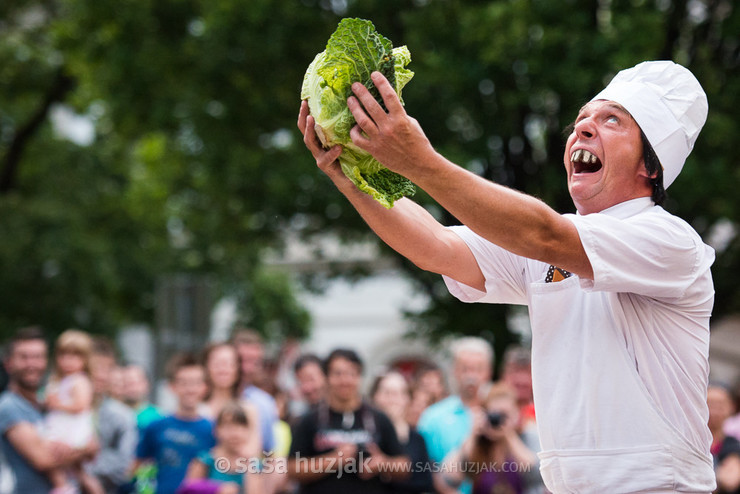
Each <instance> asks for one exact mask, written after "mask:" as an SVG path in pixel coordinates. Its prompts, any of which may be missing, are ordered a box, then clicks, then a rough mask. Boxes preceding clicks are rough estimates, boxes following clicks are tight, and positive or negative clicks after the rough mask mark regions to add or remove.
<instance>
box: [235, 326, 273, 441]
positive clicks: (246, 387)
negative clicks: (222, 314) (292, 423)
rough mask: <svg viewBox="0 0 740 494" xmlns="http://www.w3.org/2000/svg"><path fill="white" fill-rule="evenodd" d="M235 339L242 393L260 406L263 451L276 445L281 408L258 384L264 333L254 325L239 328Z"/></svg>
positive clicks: (261, 369) (245, 397)
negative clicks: (253, 326) (261, 334)
mask: <svg viewBox="0 0 740 494" xmlns="http://www.w3.org/2000/svg"><path fill="white" fill-rule="evenodd" d="M231 343H232V344H233V345H234V347H235V348H236V351H237V353H238V355H239V358H240V360H241V383H240V386H241V393H242V397H243V398H244V399H245V400H246V401H248V402H249V403H252V404H253V405H254V406H255V407H256V409H257V415H258V418H259V430H260V435H261V437H262V451H267V452H270V451H272V450H273V448H274V447H275V437H274V433H273V430H274V428H275V422H276V421H277V420H278V412H277V406H276V405H275V399H274V398H273V397H272V396H270V394H269V393H267V392H266V391H265V390H263V389H260V388H259V387H258V386H257V383H259V382H260V381H261V379H262V376H263V373H264V368H263V364H264V358H265V347H264V344H263V342H262V337H261V336H260V335H259V334H258V333H257V332H256V331H253V330H250V329H237V330H235V331H234V333H233V334H232V336H231Z"/></svg>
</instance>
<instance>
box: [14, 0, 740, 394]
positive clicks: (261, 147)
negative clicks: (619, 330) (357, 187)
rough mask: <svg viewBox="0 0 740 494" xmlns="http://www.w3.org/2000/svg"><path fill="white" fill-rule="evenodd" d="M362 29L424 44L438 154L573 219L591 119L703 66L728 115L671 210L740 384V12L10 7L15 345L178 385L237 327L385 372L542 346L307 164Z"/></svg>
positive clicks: (169, 4)
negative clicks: (461, 297) (316, 74)
mask: <svg viewBox="0 0 740 494" xmlns="http://www.w3.org/2000/svg"><path fill="white" fill-rule="evenodd" d="M343 17H362V18H365V19H369V20H371V21H372V22H373V23H374V24H375V26H376V28H377V29H378V31H379V32H380V33H381V34H383V35H384V36H386V37H388V38H389V39H390V40H391V41H392V42H393V44H394V46H400V45H407V46H408V47H409V49H410V51H411V54H412V62H411V64H410V65H409V68H410V69H411V70H413V71H414V72H415V74H416V75H415V77H414V78H413V79H412V81H411V82H410V83H409V85H408V86H407V87H406V89H404V99H405V103H406V107H407V111H408V112H409V113H410V114H411V115H412V116H414V117H416V118H417V119H418V120H419V121H420V123H421V125H422V127H423V128H424V129H425V131H426V133H427V135H428V137H429V138H430V140H431V142H432V143H433V145H434V146H435V147H436V148H437V149H438V150H439V151H440V152H442V153H443V154H444V155H446V156H447V157H449V158H450V159H452V160H453V161H455V162H456V163H458V164H460V165H461V166H464V167H466V168H468V169H470V170H472V171H474V172H475V173H478V174H480V175H482V176H484V177H486V178H489V179H491V180H494V181H496V182H499V183H502V184H506V185H508V186H511V187H514V188H516V189H519V190H522V191H525V192H527V193H530V194H533V195H535V196H538V197H540V198H542V199H543V200H545V201H546V202H547V203H549V204H550V205H552V206H553V207H555V208H556V209H558V210H559V211H562V212H572V211H573V205H572V203H571V202H570V199H569V197H568V194H567V189H566V184H565V175H564V172H563V165H562V153H563V149H564V141H565V137H564V134H563V129H564V127H566V125H567V124H568V123H570V122H571V121H572V120H573V119H574V118H575V116H576V113H577V111H578V109H579V108H580V106H581V105H582V104H583V103H585V102H586V101H587V100H588V99H590V98H591V97H592V96H593V95H595V94H596V93H597V92H598V91H599V90H600V89H601V88H602V87H603V86H604V85H605V83H606V82H608V81H609V79H610V78H611V77H612V76H613V75H614V74H615V73H616V72H617V71H618V70H620V69H622V68H626V67H629V66H632V65H634V64H635V63H638V62H640V61H643V60H648V59H672V60H674V61H676V62H679V63H681V64H684V65H686V66H687V67H689V68H690V69H691V70H692V71H693V72H694V73H695V74H696V76H697V77H698V79H699V81H700V82H701V83H702V85H703V86H704V88H705V90H706V92H707V95H708V98H709V105H710V112H709V119H708V121H707V124H706V126H705V127H704V130H703V132H702V134H701V135H700V137H699V140H698V142H697V144H696V148H695V150H694V152H693V154H692V156H691V157H690V158H689V162H688V163H687V165H686V167H685V168H684V171H683V173H682V174H681V176H680V177H679V178H678V180H677V181H676V182H675V184H674V185H672V186H671V188H670V190H669V191H668V192H669V200H668V202H667V204H666V209H668V210H669V211H671V212H673V213H675V214H677V215H679V216H681V217H683V218H685V219H686V220H687V221H689V222H690V223H691V224H692V225H693V226H694V228H696V230H697V231H698V232H699V233H700V234H701V235H702V236H703V238H704V240H705V241H706V242H707V243H709V244H710V245H712V246H713V247H714V248H715V249H716V251H717V261H716V263H715V265H714V270H713V274H714V278H715V285H716V305H715V316H714V322H713V329H712V331H713V333H714V335H713V338H712V339H713V343H712V347H713V348H712V369H713V371H712V372H713V373H714V374H716V377H718V378H721V379H724V380H727V381H734V380H736V379H737V378H738V375H739V374H738V372H739V371H738V364H740V319H739V318H737V316H733V314H736V313H738V310H739V309H740V283H738V282H737V281H736V278H737V276H738V275H740V241H739V240H738V237H737V228H738V220H739V215H740V193H738V186H739V185H740V167H738V166H737V165H738V153H737V148H736V146H737V142H738V138H740V118H738V115H737V111H738V108H740V6H738V5H736V4H735V3H734V2H733V1H731V0H599V1H586V0H561V1H558V2H553V1H550V0H494V1H491V0H488V1H475V0H468V1H461V0H356V1H353V0H116V1H111V0H22V1H21V0H3V1H2V2H0V340H3V339H5V338H6V337H7V336H9V335H10V334H12V332H13V331H15V330H16V329H17V328H19V327H22V326H27V325H30V324H39V325H41V326H43V327H44V328H45V329H46V330H47V331H49V334H50V336H53V335H54V334H56V333H59V332H60V331H62V330H64V329H66V328H69V327H78V328H81V329H84V330H86V331H90V332H92V333H98V334H107V335H109V336H111V337H113V338H115V339H116V341H117V342H118V344H119V346H120V348H121V351H122V352H123V353H124V354H125V356H126V358H127V359H128V360H130V361H137V362H138V363H142V364H144V365H146V366H147V367H148V368H149V369H152V370H153V371H155V372H156V370H157V369H156V367H157V366H156V363H157V362H161V361H164V360H165V359H166V356H167V355H168V354H170V353H172V352H173V351H174V350H178V349H189V348H197V347H200V346H202V345H203V343H204V342H206V341H208V340H215V339H224V338H226V337H227V336H228V334H229V330H230V328H231V327H232V325H233V324H234V323H242V324H245V325H248V326H250V327H253V328H255V329H257V330H258V331H260V332H261V333H262V334H263V335H264V336H265V337H266V338H267V339H268V341H270V342H272V345H273V350H274V353H276V354H279V352H280V351H281V350H284V349H285V348H286V346H293V347H295V346H296V345H299V346H302V347H304V348H306V349H308V350H314V351H322V352H323V351H324V350H325V349H326V348H328V347H335V346H338V345H341V344H345V345H351V346H353V347H355V348H356V349H358V350H359V351H360V352H361V354H362V355H363V357H364V358H365V359H367V360H368V361H369V362H370V364H371V366H374V365H389V364H394V365H396V366H401V367H403V366H409V367H413V366H414V365H415V362H417V361H419V360H420V359H421V360H423V359H429V358H434V357H433V356H434V355H435V352H436V351H437V350H438V349H440V348H441V347H442V346H443V343H444V341H445V338H446V337H448V336H451V335H459V334H476V335H481V336H483V337H484V338H486V339H487V340H489V341H490V342H491V343H493V345H494V348H495V351H496V354H497V355H498V356H500V355H501V354H502V353H503V351H504V350H505V348H506V347H507V346H509V345H510V344H512V343H515V342H518V343H522V344H524V345H527V344H528V338H529V328H528V322H527V316H526V311H524V310H523V309H522V308H520V307H513V306H496V305H482V304H481V305H475V304H474V305H467V304H462V303H459V302H457V301H456V300H454V299H453V298H452V297H451V296H449V295H448V294H447V291H446V289H445V288H444V285H443V283H442V280H441V279H440V278H439V277H438V276H434V275H429V274H426V273H423V272H421V271H420V270H418V269H416V268H415V267H413V266H410V265H409V264H408V263H405V262H404V261H403V260H402V259H400V258H399V257H398V256H396V255H395V254H394V253H393V252H392V251H390V250H388V249H387V248H385V247H384V246H383V245H381V244H379V242H378V241H377V240H376V239H375V238H374V237H373V236H372V235H371V234H370V233H369V231H368V229H367V228H366V226H365V225H364V224H363V223H362V221H361V219H360V218H359V216H358V215H357V214H356V213H355V212H354V210H353V209H352V208H351V207H350V206H349V204H348V203H347V202H346V201H345V200H344V199H343V197H342V196H341V195H340V194H339V193H338V192H337V191H336V190H335V189H334V188H333V186H332V185H331V184H330V182H329V181H328V180H327V179H326V178H325V177H323V176H322V174H321V173H320V172H319V171H318V170H317V168H316V167H315V164H314V162H313V160H312V158H311V156H310V153H308V152H307V151H306V149H305V148H304V146H303V143H302V141H301V138H300V133H299V132H298V130H297V128H296V117H297V114H298V108H299V103H300V87H301V82H302V79H303V74H304V72H305V70H306V68H307V67H308V64H309V63H310V62H311V61H312V60H313V57H314V56H315V55H316V54H317V53H318V52H320V51H323V50H324V47H325V45H326V41H327V39H328V37H329V36H330V35H331V33H332V32H333V31H334V29H335V28H336V26H337V23H338V22H339V20H340V19H341V18H343ZM416 199H417V200H418V201H419V202H420V203H422V204H423V205H424V206H425V207H427V208H428V209H429V210H430V211H431V212H432V213H433V214H434V215H435V216H436V217H437V218H438V219H440V220H441V221H443V222H444V223H447V224H453V223H455V222H456V220H455V218H453V217H450V216H449V215H448V214H447V213H446V212H445V211H443V210H442V209H441V208H439V206H438V205H436V204H435V203H434V202H433V201H432V200H431V199H429V197H428V196H426V195H425V194H424V192H423V191H419V193H418V194H417V197H416ZM492 221H495V218H493V219H492ZM404 338H405V341H404V340H403V339H404Z"/></svg>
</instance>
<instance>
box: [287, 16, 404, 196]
mask: <svg viewBox="0 0 740 494" xmlns="http://www.w3.org/2000/svg"><path fill="white" fill-rule="evenodd" d="M409 62H411V53H410V52H409V50H408V48H407V47H405V46H401V47H397V48H393V45H392V43H391V41H390V40H388V39H387V38H385V37H383V36H382V35H380V34H379V33H378V32H377V31H376V30H375V26H373V23H372V22H370V21H367V20H364V19H342V21H341V22H340V23H339V26H338V27H337V30H336V31H335V32H334V34H332V35H331V37H330V38H329V41H328V43H327V44H326V50H324V51H323V52H321V53H319V54H318V55H316V57H315V58H314V60H313V62H311V65H309V67H308V70H306V75H305V76H304V77H303V86H302V88H301V99H305V100H308V107H309V109H310V111H311V115H312V116H313V117H314V119H315V121H316V134H317V135H318V137H319V139H320V140H321V143H322V144H323V145H324V147H327V148H328V147H331V146H334V145H337V144H339V145H341V146H342V154H341V155H340V156H339V163H340V164H341V166H342V171H343V172H344V174H345V175H347V177H349V178H350V180H352V182H353V183H354V184H355V185H356V186H357V187H358V188H359V189H360V190H362V191H363V192H365V193H367V194H369V195H371V196H372V197H373V198H374V199H375V200H377V201H378V202H380V203H381V204H382V205H383V206H385V207H386V208H391V207H393V203H394V202H395V201H396V200H398V199H400V198H401V197H404V196H408V197H410V196H412V195H414V193H415V192H416V187H415V186H414V184H413V183H412V182H411V181H410V180H408V179H407V178H405V177H403V176H401V175H399V174H397V173H395V172H392V171H390V170H389V169H387V168H386V167H384V166H383V165H381V164H380V163H379V162H378V161H377V160H376V159H374V158H373V157H372V156H371V155H370V154H369V153H367V152H366V151H364V150H362V149H360V148H359V147H357V146H355V145H354V144H353V143H352V139H351V138H350V136H349V132H350V130H351V129H352V127H353V126H354V125H355V119H354V117H353V116H352V113H351V112H350V111H349V108H348V107H347V98H349V97H350V96H351V95H352V89H351V87H352V84H354V83H355V82H360V83H362V84H363V85H364V86H365V87H367V88H368V90H369V91H370V93H371V94H372V95H373V96H374V97H375V100H376V101H378V103H380V105H381V106H382V107H383V108H385V105H384V103H383V99H382V98H381V96H380V93H379V92H378V89H377V88H376V87H375V85H374V84H373V82H372V80H371V79H370V74H371V73H372V72H374V71H376V70H377V71H379V72H381V73H382V74H383V75H384V76H385V77H386V78H387V79H388V81H390V83H391V85H392V86H393V87H394V88H395V90H396V93H397V94H398V96H399V98H400V97H401V90H402V89H403V87H404V86H405V85H406V84H407V83H408V82H409V81H410V80H411V78H412V77H413V76H414V73H413V72H412V71H410V70H408V69H407V68H406V65H408V64H409ZM401 101H402V102H403V99H402V100H401Z"/></svg>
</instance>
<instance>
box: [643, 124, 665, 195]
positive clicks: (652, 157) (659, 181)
mask: <svg viewBox="0 0 740 494" xmlns="http://www.w3.org/2000/svg"><path fill="white" fill-rule="evenodd" d="M640 138H641V139H642V156H643V159H644V160H645V170H647V172H648V176H652V175H653V174H655V177H652V178H650V185H652V187H653V192H652V196H651V197H652V199H653V202H654V203H655V204H656V205H658V206H660V205H662V204H663V202H664V201H665V198H666V192H665V188H664V187H663V165H661V164H660V159H659V158H658V155H657V154H655V150H654V149H653V146H652V145H651V144H650V141H648V138H647V136H646V135H645V133H644V132H643V131H642V129H640Z"/></svg>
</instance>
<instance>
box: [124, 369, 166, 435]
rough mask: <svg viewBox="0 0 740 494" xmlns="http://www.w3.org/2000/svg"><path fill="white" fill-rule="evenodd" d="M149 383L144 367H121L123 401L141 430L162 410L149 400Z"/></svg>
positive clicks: (159, 414) (159, 416)
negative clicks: (132, 413) (132, 412)
mask: <svg viewBox="0 0 740 494" xmlns="http://www.w3.org/2000/svg"><path fill="white" fill-rule="evenodd" d="M150 392H151V384H150V382H149V376H147V373H146V371H145V370H144V368H143V367H142V366H140V365H137V364H129V365H127V366H125V367H123V402H124V403H125V404H126V405H128V406H129V407H130V408H131V409H132V410H133V411H134V414H135V415H136V426H137V428H138V429H139V431H143V430H144V429H145V428H146V426H147V425H149V424H151V423H152V422H154V421H155V420H157V419H159V418H161V417H162V412H161V411H160V410H159V408H157V407H156V406H155V405H154V404H152V403H151V402H150V401H149V394H150Z"/></svg>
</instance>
